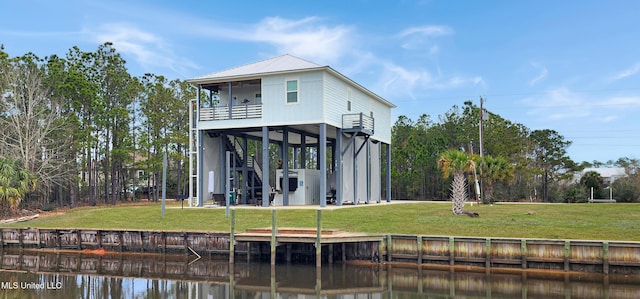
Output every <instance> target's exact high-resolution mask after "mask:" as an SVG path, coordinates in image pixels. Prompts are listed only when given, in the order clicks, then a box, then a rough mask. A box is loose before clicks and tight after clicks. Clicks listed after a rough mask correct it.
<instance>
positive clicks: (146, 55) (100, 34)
mask: <svg viewBox="0 0 640 299" xmlns="http://www.w3.org/2000/svg"><path fill="white" fill-rule="evenodd" d="M85 31H86V33H88V34H89V35H90V36H91V37H92V38H93V39H94V40H95V41H97V42H99V43H105V42H112V43H113V47H114V48H115V49H116V50H117V51H118V52H120V53H123V54H130V55H133V56H134V57H135V60H136V61H137V62H138V63H140V64H141V65H142V66H145V67H166V68H169V69H171V70H173V71H175V72H177V73H178V74H181V75H184V73H185V72H187V70H189V69H196V68H197V66H196V64H195V63H193V62H191V61H189V60H188V59H185V58H180V57H178V56H177V55H176V54H174V53H173V50H172V46H171V45H170V44H168V43H166V42H165V41H164V39H163V38H162V37H160V36H158V35H155V34H153V33H149V32H146V31H143V30H141V29H139V28H137V27H136V26H135V25H133V24H128V23H111V24H103V25H101V26H100V27H98V28H96V29H86V30H85Z"/></svg>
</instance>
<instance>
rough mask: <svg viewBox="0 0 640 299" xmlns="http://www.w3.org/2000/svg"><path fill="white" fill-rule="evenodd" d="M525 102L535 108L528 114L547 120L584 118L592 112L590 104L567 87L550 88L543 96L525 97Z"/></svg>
mask: <svg viewBox="0 0 640 299" xmlns="http://www.w3.org/2000/svg"><path fill="white" fill-rule="evenodd" d="M523 103H525V104H526V105H528V106H531V107H532V108H533V109H532V110H530V111H529V112H528V114H531V115H536V116H539V117H541V118H542V119H547V120H566V119H575V118H584V117H588V116H590V115H591V113H592V112H591V107H590V105H588V104H587V103H586V101H585V100H584V99H583V98H582V97H581V96H580V95H579V94H576V93H574V92H572V91H570V90H569V89H567V88H558V89H554V90H550V91H548V92H547V93H545V94H544V95H543V96H541V97H535V98H534V97H529V98H525V99H524V100H523Z"/></svg>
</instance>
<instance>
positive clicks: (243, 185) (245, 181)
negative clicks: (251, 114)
mask: <svg viewBox="0 0 640 299" xmlns="http://www.w3.org/2000/svg"><path fill="white" fill-rule="evenodd" d="M242 161H243V163H242V182H239V184H240V185H239V187H240V189H242V198H241V199H242V200H243V202H244V203H249V197H248V196H247V194H249V193H248V192H247V191H248V190H247V189H249V169H248V167H249V153H247V136H246V135H243V136H242Z"/></svg>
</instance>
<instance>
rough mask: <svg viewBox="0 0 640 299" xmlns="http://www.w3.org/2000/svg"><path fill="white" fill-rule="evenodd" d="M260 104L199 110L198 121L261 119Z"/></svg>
mask: <svg viewBox="0 0 640 299" xmlns="http://www.w3.org/2000/svg"><path fill="white" fill-rule="evenodd" d="M261 117H262V104H258V105H237V106H232V107H231V111H229V107H227V106H219V107H210V108H200V121H212V120H230V119H248V118H261Z"/></svg>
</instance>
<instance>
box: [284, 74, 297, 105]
mask: <svg viewBox="0 0 640 299" xmlns="http://www.w3.org/2000/svg"><path fill="white" fill-rule="evenodd" d="M292 81H295V82H296V101H295V102H289V86H288V83H289V82H292ZM284 104H285V105H296V104H300V78H298V77H295V78H285V79H284Z"/></svg>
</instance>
